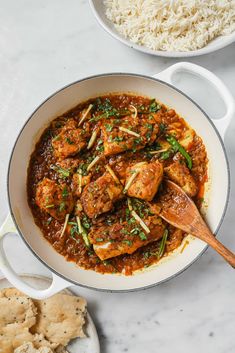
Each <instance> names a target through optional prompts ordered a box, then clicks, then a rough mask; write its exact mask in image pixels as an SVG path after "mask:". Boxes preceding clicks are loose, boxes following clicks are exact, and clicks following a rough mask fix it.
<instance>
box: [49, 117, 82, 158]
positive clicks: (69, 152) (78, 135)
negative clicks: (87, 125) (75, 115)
mask: <svg viewBox="0 0 235 353" xmlns="http://www.w3.org/2000/svg"><path fill="white" fill-rule="evenodd" d="M87 136H88V132H87V131H86V130H84V129H78V128H77V126H76V122H75V120H73V119H70V120H69V121H68V122H67V123H66V124H65V125H64V126H63V127H62V129H61V132H60V133H59V134H58V135H57V136H56V137H54V139H53V140H52V147H53V148H54V154H55V156H56V157H58V158H62V159H63V158H67V157H68V156H73V155H75V154H76V153H78V152H79V151H81V149H83V148H84V147H85V146H86V140H87Z"/></svg>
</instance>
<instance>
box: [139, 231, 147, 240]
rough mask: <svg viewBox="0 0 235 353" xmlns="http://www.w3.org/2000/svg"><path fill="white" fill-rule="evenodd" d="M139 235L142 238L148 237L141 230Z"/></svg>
mask: <svg viewBox="0 0 235 353" xmlns="http://www.w3.org/2000/svg"><path fill="white" fill-rule="evenodd" d="M139 237H140V239H141V240H147V237H146V235H145V233H144V232H140V233H139Z"/></svg>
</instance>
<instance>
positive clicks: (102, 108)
mask: <svg viewBox="0 0 235 353" xmlns="http://www.w3.org/2000/svg"><path fill="white" fill-rule="evenodd" d="M164 178H168V179H170V180H172V181H174V182H175V183H176V184H178V185H179V186H180V187H182V188H183V190H184V191H185V192H186V193H187V194H188V195H189V196H190V197H191V198H193V200H194V201H195V203H196V204H197V206H198V208H200V206H201V202H202V198H203V194H204V184H205V182H206V180H207V154H206V150H205V146H204V144H203V142H202V140H201V138H200V137H199V136H197V134H196V133H195V131H194V130H193V129H192V128H191V127H189V126H188V125H187V124H186V122H185V121H184V120H183V119H182V118H181V117H179V115H177V113H176V112H175V111H174V110H173V109H168V108H167V107H166V106H164V105H163V104H160V103H158V102H157V101H156V100H155V99H150V98H146V97H142V96H137V95H130V94H110V95H107V96H102V97H98V98H94V99H90V100H89V101H86V102H84V103H81V104H79V105H78V106H76V107H75V108H73V109H72V110H70V111H68V112H67V113H65V114H63V115H62V116H59V117H57V118H56V119H54V120H53V121H52V122H51V123H50V125H49V127H47V128H46V130H45V131H44V133H43V134H42V136H41V138H40V140H39V141H38V143H37V144H36V147H35V150H34V152H33V154H32V156H31V159H30V163H29V168H28V184H27V188H28V202H29V205H30V208H31V210H32V213H33V216H34V219H35V222H36V224H37V225H38V226H39V227H40V229H41V231H42V233H43V235H44V237H45V238H46V239H47V240H48V241H49V242H50V243H51V244H52V246H53V247H54V248H55V249H56V251H57V252H59V253H60V254H62V255H63V256H65V257H66V259H67V260H68V261H74V262H76V263H77V264H78V265H79V266H80V267H82V268H85V269H91V270H95V271H98V272H101V273H122V274H125V275H131V274H132V273H133V272H134V271H136V270H140V269H142V268H144V267H148V266H150V265H152V264H153V263H156V262H157V261H159V259H161V258H162V257H163V256H167V254H168V253H169V252H171V251H173V250H174V249H176V248H177V247H178V246H179V245H180V244H181V242H182V240H183V238H184V236H185V234H184V233H183V232H182V231H181V230H179V229H176V228H175V227H173V226H171V225H169V224H168V223H167V222H165V221H164V220H163V219H161V218H160V217H159V212H160V207H161V205H160V204H159V202H158V200H159V196H160V195H161V193H162V192H163V191H164V182H163V181H164Z"/></svg>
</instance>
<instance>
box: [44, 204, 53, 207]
mask: <svg viewBox="0 0 235 353" xmlns="http://www.w3.org/2000/svg"><path fill="white" fill-rule="evenodd" d="M53 207H55V205H54V204H51V205H46V208H53Z"/></svg>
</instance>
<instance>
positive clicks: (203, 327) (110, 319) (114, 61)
mask: <svg viewBox="0 0 235 353" xmlns="http://www.w3.org/2000/svg"><path fill="white" fill-rule="evenodd" d="M0 8H1V11H0V73H1V80H0V131H1V145H0V170H1V174H0V191H1V193H0V195H1V197H0V222H3V220H4V218H5V217H6V215H7V213H8V206H7V196H6V173H7V163H8V159H9V155H10V152H11V149H12V146H13V143H14V140H15V138H16V136H17V135H18V132H19V130H20V128H21V126H22V125H23V123H24V122H25V120H26V119H27V117H28V116H29V114H30V113H31V112H32V111H33V110H34V109H35V107H36V106H37V105H39V103H41V102H42V101H43V100H44V99H45V98H46V97H47V96H48V95H50V94H51V93H53V92H54V91H55V90H57V89H59V88H61V87H62V86H63V85H66V84H68V83H70V82H72V81H75V80H77V79H79V78H82V77H85V76H89V75H93V74H97V73H103V72H112V71H119V72H120V71H123V72H136V73H143V74H149V75H151V74H154V73H157V72H160V71H161V70H162V69H164V68H166V67H168V66H169V65H171V64H173V63H175V62H178V61H179V60H174V59H165V58H157V57H153V56H148V55H145V54H143V53H140V52H137V51H134V50H132V49H131V48H128V47H126V46H124V45H122V44H120V43H119V42H117V41H115V40H114V39H113V38H111V37H110V36H109V35H108V34H106V33H105V32H104V31H103V30H102V29H101V28H100V26H99V25H98V24H97V22H96V20H95V19H94V17H93V15H92V12H91V9H90V8H89V5H88V2H87V0H83V1H81V0H70V1H66V0H59V1H57V0H50V1H47V0H41V1H31V0H18V1H15V0H8V1H4V0H0ZM234 58H235V45H234V44H233V45H230V46H229V47H227V48H225V49H223V50H221V51H218V52H216V53H213V54H211V55H207V56H203V57H197V58H192V59H190V62H193V63H196V64H199V65H202V66H204V67H206V68H208V69H209V70H211V71H213V72H214V73H215V74H217V75H218V76H219V77H220V78H221V79H222V80H223V81H224V82H225V84H226V85H227V86H228V87H229V88H230V90H231V91H232V93H233V94H234V96H235V67H234V65H235V60H234ZM175 82H176V84H177V85H178V86H179V87H181V88H183V90H185V91H186V92H187V93H189V94H190V95H191V96H192V97H193V98H194V99H195V100H196V101H198V102H199V103H200V104H201V105H202V106H203V107H204V109H205V110H206V111H207V112H208V113H209V114H210V115H211V116H217V117H218V116H219V115H221V114H222V113H223V104H222V102H221V101H220V99H219V98H218V97H217V94H216V92H214V91H213V90H212V88H211V87H209V86H207V84H206V83H204V82H199V80H198V79H195V78H193V79H192V78H189V77H188V76H184V75H182V76H180V77H178V78H176V81H175ZM205 93H206V94H205ZM234 134H235V119H234V121H233V122H232V124H231V126H230V128H229V131H228V132H227V134H226V138H225V145H226V149H227V152H228V157H229V161H230V166H231V174H232V175H231V176H232V180H234V175H235V140H234ZM234 208H235V187H234V183H232V190H231V197H230V204H229V207H228V211H227V214H226V217H225V220H224V223H223V225H222V227H221V229H220V232H219V238H220V239H222V240H223V242H224V244H225V245H227V246H228V247H230V248H231V249H233V251H235V234H234V229H235V227H234V226H235V220H234ZM16 249H17V251H16ZM7 252H8V254H9V258H10V261H11V262H12V263H13V266H15V268H17V270H18V272H24V273H25V272H26V273H36V274H44V275H50V273H49V272H48V270H47V269H46V268H45V267H44V266H43V265H42V264H41V263H39V262H38V261H37V260H36V259H35V258H34V257H33V256H32V254H31V253H30V252H29V250H28V249H26V247H25V246H24V244H23V243H22V241H21V240H20V239H19V238H18V237H12V238H11V239H10V240H9V241H8V243H7ZM232 276H233V277H232ZM234 276H235V274H234V270H232V269H231V268H230V267H229V266H228V265H227V264H226V263H224V261H223V260H222V259H221V258H220V257H219V256H217V255H216V254H215V253H214V252H213V251H212V250H211V249H209V250H208V251H207V252H206V253H205V254H204V255H203V256H202V258H200V259H199V261H197V262H196V263H195V264H194V265H193V266H191V267H190V268H189V269H188V270H187V271H186V272H184V273H183V274H181V275H180V276H179V277H177V278H175V279H173V280H171V281H170V282H168V283H165V284H163V285H161V286H158V287H155V288H152V289H149V290H146V291H140V292H135V293H128V294H110V293H101V292H95V291H91V290H87V289H79V290H78V291H79V293H80V294H81V295H84V296H85V297H86V298H87V299H88V303H89V311H90V313H91V314H92V316H93V318H94V321H95V323H96V326H97V329H98V333H99V336H100V341H101V352H102V353H110V352H111V353H120V352H130V353H132V352H133V353H134V352H135V353H142V352H149V353H153V352H154V353H155V352H160V353H168V352H171V351H174V352H175V353H186V352H190V353H196V352H207V353H212V352H213V353H233V352H234V351H235V335H234V332H235V331H234V330H235V305H234V293H235V281H234V278H235V277H234Z"/></svg>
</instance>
